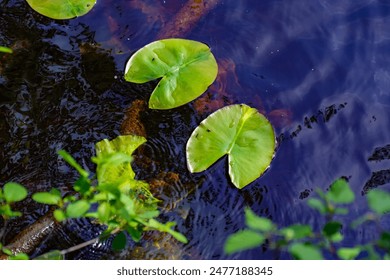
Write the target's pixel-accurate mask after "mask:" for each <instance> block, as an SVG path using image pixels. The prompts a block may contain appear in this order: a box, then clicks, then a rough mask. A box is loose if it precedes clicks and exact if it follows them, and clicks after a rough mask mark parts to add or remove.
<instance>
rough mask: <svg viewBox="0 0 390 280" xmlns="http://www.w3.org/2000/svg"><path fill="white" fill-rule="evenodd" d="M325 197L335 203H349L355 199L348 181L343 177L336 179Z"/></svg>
mask: <svg viewBox="0 0 390 280" xmlns="http://www.w3.org/2000/svg"><path fill="white" fill-rule="evenodd" d="M326 196H327V198H328V199H329V200H331V201H332V202H335V203H351V202H353V201H354V200H355V194H354V193H353V191H352V190H351V188H350V186H349V184H348V182H347V181H346V180H344V179H338V180H336V181H335V182H334V183H333V184H332V185H331V186H330V190H329V192H328V193H327V194H326Z"/></svg>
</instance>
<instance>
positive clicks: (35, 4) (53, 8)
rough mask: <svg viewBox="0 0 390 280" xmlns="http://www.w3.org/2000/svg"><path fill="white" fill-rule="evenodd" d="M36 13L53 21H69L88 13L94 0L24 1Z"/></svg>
mask: <svg viewBox="0 0 390 280" xmlns="http://www.w3.org/2000/svg"><path fill="white" fill-rule="evenodd" d="M26 1H27V3H28V4H29V5H30V6H31V8H33V9H34V10H35V11H36V12H38V13H40V14H41V15H44V16H47V17H49V18H53V19H71V18H75V17H79V16H82V15H85V14H86V13H88V12H89V11H90V10H91V9H92V8H93V6H94V5H95V4H96V0H66V1H64V0H26Z"/></svg>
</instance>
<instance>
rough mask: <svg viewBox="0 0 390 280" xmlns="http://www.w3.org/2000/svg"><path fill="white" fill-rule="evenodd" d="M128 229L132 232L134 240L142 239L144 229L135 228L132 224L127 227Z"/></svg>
mask: <svg viewBox="0 0 390 280" xmlns="http://www.w3.org/2000/svg"><path fill="white" fill-rule="evenodd" d="M126 231H127V232H128V233H129V234H130V236H131V238H132V239H133V241H134V242H138V241H140V240H141V237H142V230H139V229H138V228H134V227H131V226H128V227H126Z"/></svg>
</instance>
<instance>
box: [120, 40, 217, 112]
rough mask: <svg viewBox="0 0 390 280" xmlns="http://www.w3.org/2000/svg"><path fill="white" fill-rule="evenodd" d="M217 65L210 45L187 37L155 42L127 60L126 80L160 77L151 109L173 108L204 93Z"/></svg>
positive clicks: (147, 79)
mask: <svg viewBox="0 0 390 280" xmlns="http://www.w3.org/2000/svg"><path fill="white" fill-rule="evenodd" d="M217 72H218V65H217V62H216V61H215V58H214V56H213V54H212V53H211V51H210V48H209V47H208V46H207V45H205V44H203V43H200V42H196V41H192V40H185V39H165V40H160V41H155V42H152V43H150V44H148V45H146V46H145V47H143V48H142V49H140V50H138V51H137V52H136V53H135V54H134V55H133V56H132V57H131V58H130V59H129V61H128V62H127V65H126V69H125V79H126V81H129V82H133V83H145V82H149V81H152V80H156V79H159V78H161V80H160V81H159V83H158V85H157V87H156V88H155V89H154V91H153V93H152V95H151V97H150V100H149V108H152V109H171V108H175V107H178V106H181V105H183V104H186V103H188V102H190V101H192V100H194V99H195V98H197V97H198V96H199V95H201V94H202V93H203V92H204V91H205V90H206V89H207V87H208V86H210V85H211V84H212V83H213V82H214V80H215V78H216V77H217Z"/></svg>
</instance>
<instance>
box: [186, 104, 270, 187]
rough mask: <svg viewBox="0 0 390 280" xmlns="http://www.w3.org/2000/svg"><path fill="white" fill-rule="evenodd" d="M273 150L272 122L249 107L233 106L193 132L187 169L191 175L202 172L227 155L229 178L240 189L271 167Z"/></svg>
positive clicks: (189, 143) (224, 109) (208, 119)
mask: <svg viewBox="0 0 390 280" xmlns="http://www.w3.org/2000/svg"><path fill="white" fill-rule="evenodd" d="M274 149H275V134H274V130H273V128H272V126H271V124H270V123H269V121H268V120H267V119H266V118H265V117H264V116H263V115H262V114H260V113H259V112H258V111H257V110H256V109H254V108H251V107H249V106H247V105H244V104H241V105H230V106H226V107H224V108H222V109H219V110H218V111H216V112H214V113H213V114H211V115H210V116H209V117H207V118H206V119H205V120H204V121H202V122H201V124H200V125H199V126H198V127H197V128H196V129H195V130H194V132H193V133H192V135H191V137H190V139H189V140H188V143H187V165H188V169H189V170H190V171H191V172H201V171H204V170H205V169H207V168H208V167H210V166H211V165H212V164H214V163H215V162H216V161H217V160H218V159H220V158H221V157H222V156H224V155H226V154H227V155H228V160H229V175H230V178H231V180H232V182H233V184H234V185H235V186H236V187H237V188H239V189H241V188H243V187H245V186H246V185H248V184H249V183H251V182H253V181H254V180H255V179H257V178H258V177H260V176H261V175H262V174H263V173H264V171H265V170H266V169H267V168H268V167H269V165H270V163H271V160H272V158H273V155H274Z"/></svg>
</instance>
